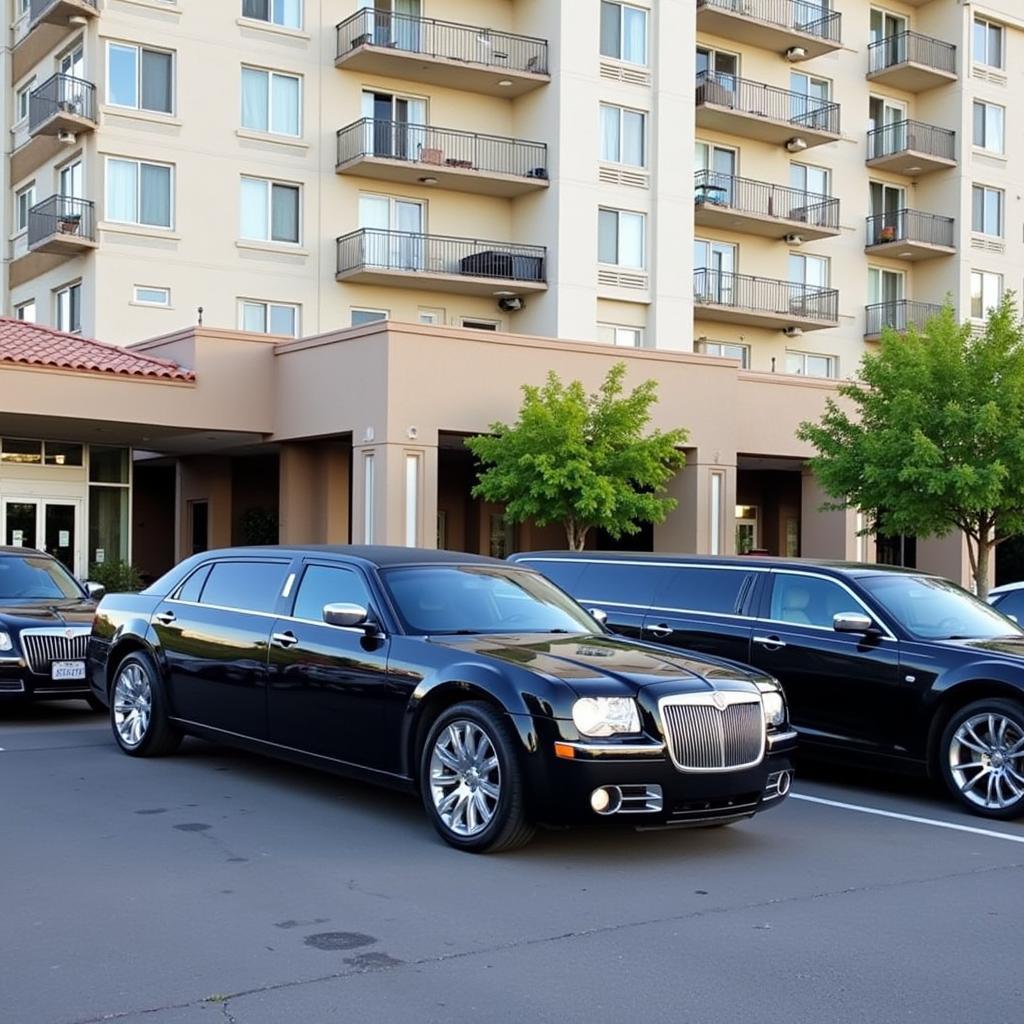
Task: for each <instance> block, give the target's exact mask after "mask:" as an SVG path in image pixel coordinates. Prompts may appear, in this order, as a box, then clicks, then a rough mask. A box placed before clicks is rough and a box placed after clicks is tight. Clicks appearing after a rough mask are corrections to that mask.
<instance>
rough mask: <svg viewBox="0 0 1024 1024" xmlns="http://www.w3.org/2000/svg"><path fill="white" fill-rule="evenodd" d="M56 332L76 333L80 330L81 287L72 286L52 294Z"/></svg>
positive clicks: (78, 285)
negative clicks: (55, 314)
mask: <svg viewBox="0 0 1024 1024" xmlns="http://www.w3.org/2000/svg"><path fill="white" fill-rule="evenodd" d="M54 304H55V306H56V312H57V316H56V318H55V319H56V321H57V330H58V331H71V332H77V331H80V330H81V329H82V285H81V283H79V284H72V285H68V287H67V288H61V289H59V290H58V291H57V292H55V293H54Z"/></svg>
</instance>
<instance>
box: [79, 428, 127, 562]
mask: <svg viewBox="0 0 1024 1024" xmlns="http://www.w3.org/2000/svg"><path fill="white" fill-rule="evenodd" d="M93 451H94V452H95V448H94V449H93ZM128 496H129V491H128V488H127V487H97V486H95V485H94V486H92V487H90V488H89V550H88V551H87V552H86V554H87V562H88V564H89V565H96V564H97V563H99V564H102V563H104V562H127V561H128Z"/></svg>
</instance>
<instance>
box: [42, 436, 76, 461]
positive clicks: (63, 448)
mask: <svg viewBox="0 0 1024 1024" xmlns="http://www.w3.org/2000/svg"><path fill="white" fill-rule="evenodd" d="M82 451H83V449H82V445H80V444H68V443H67V442H65V441H47V442H46V456H45V462H46V465H47V466H81V465H82V462H83V459H82Z"/></svg>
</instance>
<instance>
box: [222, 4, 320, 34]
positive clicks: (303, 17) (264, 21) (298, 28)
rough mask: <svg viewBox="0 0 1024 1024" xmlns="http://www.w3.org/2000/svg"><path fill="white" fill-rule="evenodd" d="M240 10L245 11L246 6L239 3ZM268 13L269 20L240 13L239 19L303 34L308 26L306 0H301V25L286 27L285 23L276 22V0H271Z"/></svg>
mask: <svg viewBox="0 0 1024 1024" xmlns="http://www.w3.org/2000/svg"><path fill="white" fill-rule="evenodd" d="M238 6H239V10H240V11H244V10H245V7H244V4H242V3H239V5H238ZM267 11H268V13H269V17H267V18H254V17H252V16H251V15H247V14H244V13H240V14H239V17H240V18H241V19H242V20H243V21H254V22H256V24H257V25H273V26H274V28H280V29H285V30H287V31H291V32H301V31H302V30H303V29H304V28H305V25H306V3H305V0H299V23H298V25H286V24H285V23H284V22H283V21H275V20H274V0H270V2H269V3H268V4H267Z"/></svg>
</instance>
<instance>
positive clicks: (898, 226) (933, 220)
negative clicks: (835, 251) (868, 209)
mask: <svg viewBox="0 0 1024 1024" xmlns="http://www.w3.org/2000/svg"><path fill="white" fill-rule="evenodd" d="M953 227H954V222H953V218H952V217H940V216H938V215H936V214H934V213H922V212H921V211H920V210H887V211H886V212H885V213H876V214H874V216H871V217H868V219H867V229H868V233H867V241H866V242H865V245H864V251H865V252H868V253H871V254H872V255H878V256H891V257H892V258H893V259H898V260H911V261H917V260H932V259H935V257H936V256H952V255H954V254H955V253H956V236H955V235H954V233H953Z"/></svg>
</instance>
